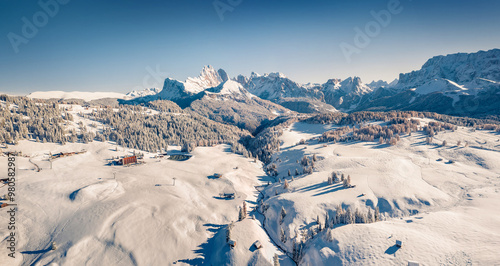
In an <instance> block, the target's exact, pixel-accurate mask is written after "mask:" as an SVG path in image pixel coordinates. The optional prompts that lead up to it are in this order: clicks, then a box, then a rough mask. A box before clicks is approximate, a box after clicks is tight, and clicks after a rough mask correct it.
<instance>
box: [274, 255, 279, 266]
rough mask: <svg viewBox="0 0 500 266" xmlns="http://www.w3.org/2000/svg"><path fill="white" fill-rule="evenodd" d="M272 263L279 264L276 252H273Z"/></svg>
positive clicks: (277, 265)
mask: <svg viewBox="0 0 500 266" xmlns="http://www.w3.org/2000/svg"><path fill="white" fill-rule="evenodd" d="M273 265H274V266H280V258H279V257H278V254H276V253H274V257H273Z"/></svg>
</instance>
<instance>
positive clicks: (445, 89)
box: [146, 49, 500, 115]
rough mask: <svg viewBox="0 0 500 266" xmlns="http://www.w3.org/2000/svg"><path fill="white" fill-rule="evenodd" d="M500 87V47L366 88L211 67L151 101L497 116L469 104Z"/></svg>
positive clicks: (168, 84) (357, 82)
mask: <svg viewBox="0 0 500 266" xmlns="http://www.w3.org/2000/svg"><path fill="white" fill-rule="evenodd" d="M221 84H223V85H222V86H220V85H221ZM240 85H241V86H240ZM499 88H500V49H493V50H489V51H479V52H477V53H470V54H466V53H458V54H451V55H446V56H436V57H433V58H431V59H429V60H428V61H427V62H426V63H425V64H424V65H423V66H422V68H421V69H420V70H416V71H412V72H410V73H403V74H400V76H399V79H396V80H395V81H393V82H391V83H387V82H385V81H381V80H379V81H373V82H371V83H369V84H364V83H363V82H362V81H361V79H360V78H359V77H349V78H347V79H345V80H341V79H329V80H328V81H327V82H325V83H323V84H311V83H308V84H300V83H297V82H295V81H293V80H291V79H290V78H288V77H287V76H285V75H284V74H282V73H279V72H275V73H269V74H264V75H260V74H257V73H255V72H252V74H251V75H250V76H249V77H246V76H243V75H238V76H237V77H235V78H233V79H228V75H227V73H226V72H225V71H224V70H222V69H219V70H218V71H216V70H215V69H214V68H213V67H211V66H206V67H204V68H203V70H202V71H201V73H200V75H199V76H198V77H196V78H188V79H187V80H186V81H184V82H181V81H177V80H173V79H170V78H168V79H166V80H165V84H164V87H163V89H162V91H161V92H159V93H158V94H157V95H154V96H147V97H150V98H148V99H166V100H172V101H174V102H177V103H179V105H181V106H184V107H187V106H189V104H190V103H191V102H193V101H195V100H199V99H201V98H202V97H204V96H206V95H209V94H212V99H215V98H220V97H219V96H220V95H223V97H226V98H232V99H236V100H237V99H238V98H241V97H243V98H252V97H255V96H256V97H258V98H261V99H264V100H269V101H272V102H274V103H277V104H280V105H282V106H284V107H286V108H289V109H292V110H294V111H297V112H302V113H310V112H332V111H336V109H338V110H341V111H347V112H350V111H363V110H395V109H405V110H410V109H409V108H414V109H415V110H420V111H441V112H445V113H447V114H461V115H466V114H467V112H469V113H471V114H487V113H498V112H499V108H496V107H495V106H496V105H495V104H493V106H479V107H480V108H479V107H478V106H477V104H474V106H473V107H470V105H471V104H470V102H471V101H472V102H477V101H483V100H485V97H490V98H493V99H496V98H497V97H498V95H499V94H498V91H499ZM213 94H217V95H219V96H218V97H215V96H214V95H213ZM147 97H146V98H147ZM221 97H222V96H221ZM437 99H440V100H437ZM183 102H187V103H183ZM443 105H445V106H443ZM455 105H457V106H461V107H459V108H458V107H455ZM458 109H460V110H458ZM443 110H444V111H443ZM467 110H469V111H467Z"/></svg>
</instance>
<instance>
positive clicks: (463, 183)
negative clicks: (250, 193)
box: [264, 119, 500, 265]
mask: <svg viewBox="0 0 500 266" xmlns="http://www.w3.org/2000/svg"><path fill="white" fill-rule="evenodd" d="M427 121H428V120H426V119H424V120H423V121H422V122H427ZM323 126H324V125H308V124H304V123H296V124H294V125H292V126H291V127H290V128H289V129H288V130H285V133H284V134H283V136H282V137H281V139H282V147H281V151H280V152H279V153H276V154H275V155H274V157H273V161H274V163H275V164H276V165H277V168H278V173H279V175H278V177H279V178H280V179H281V180H284V179H287V182H288V183H289V188H288V189H284V188H283V186H284V184H283V183H282V184H279V183H275V184H274V185H272V186H271V187H270V188H268V189H267V190H266V192H267V193H266V199H265V201H264V204H266V205H269V209H268V210H267V212H266V216H267V218H268V219H267V221H266V224H265V226H266V228H267V229H268V231H270V233H271V236H272V237H273V239H276V240H280V239H281V233H280V230H281V229H280V228H283V229H284V232H285V235H286V238H287V239H288V241H287V242H286V243H283V244H282V245H283V246H286V248H287V250H288V251H290V252H292V250H293V246H292V245H293V241H292V240H293V239H301V238H302V237H301V232H302V231H303V230H306V229H308V228H311V227H314V226H316V224H317V217H319V219H320V221H321V222H322V223H323V226H324V222H323V221H324V219H325V215H326V213H329V215H330V217H332V216H333V215H334V210H335V207H336V206H337V205H338V204H342V205H343V206H344V207H348V206H352V207H356V208H359V209H360V210H366V209H367V208H371V209H373V208H374V207H378V208H379V209H380V212H381V216H382V220H383V221H380V222H375V223H368V224H349V225H336V226H335V228H334V229H328V230H323V231H322V232H321V233H318V235H316V236H315V237H314V238H312V239H311V240H309V241H308V242H307V244H306V248H305V251H304V256H303V259H302V261H301V264H303V265H341V264H344V265H406V264H407V263H408V261H417V262H419V263H421V265H472V264H473V265H496V264H498V263H499V260H500V255H498V248H499V247H500V237H499V236H500V227H499V226H498V225H499V224H500V209H499V208H498V202H499V201H500V187H499V185H500V179H499V178H500V160H499V158H500V157H499V156H500V140H499V138H500V135H498V133H495V132H490V131H475V132H473V131H472V130H471V129H469V128H463V127H459V129H458V130H456V131H455V132H451V131H446V132H439V134H438V135H436V136H435V137H434V144H431V145H427V144H426V143H425V136H424V135H422V134H421V133H420V132H419V133H413V134H412V136H407V135H405V136H404V137H402V138H401V141H400V142H398V144H397V145H395V146H389V145H386V144H382V145H380V144H378V143H375V142H349V143H337V144H332V143H327V145H325V143H318V142H317V141H316V140H315V139H314V138H315V137H317V136H319V135H320V133H322V131H321V127H323ZM315 130H317V131H316V134H315V132H314V131H315ZM301 139H305V140H306V145H296V144H297V143H298V142H299V141H300V140H301ZM443 140H446V141H447V143H448V145H447V146H446V147H442V146H441V143H442V142H443ZM459 140H460V141H461V142H462V143H461V146H460V147H457V146H456V143H457V141H459ZM465 141H467V142H469V146H468V147H464V143H465ZM314 154H316V156H317V158H318V160H317V162H316V165H315V171H314V172H313V173H312V174H310V175H306V176H304V175H299V176H295V177H294V180H293V181H292V180H291V178H290V177H288V175H287V172H288V170H291V173H292V175H294V171H295V169H296V168H298V169H299V171H300V170H301V165H299V164H298V163H297V160H300V159H301V158H302V157H303V156H310V157H312V156H313V155H314ZM450 160H452V161H453V163H452V162H450ZM333 171H336V172H339V173H345V175H346V176H347V175H350V176H351V178H352V181H351V184H353V185H355V187H354V188H343V187H342V184H333V185H329V184H328V183H327V179H328V176H329V175H330V174H331V173H332V172H333ZM276 194H278V195H276ZM282 207H283V208H284V209H285V210H286V213H287V214H286V217H285V218H284V219H283V224H282V225H279V223H278V220H279V217H278V216H279V214H280V211H281V208H282ZM396 240H401V241H402V242H403V246H402V247H401V248H398V247H397V246H396V245H395V243H396Z"/></svg>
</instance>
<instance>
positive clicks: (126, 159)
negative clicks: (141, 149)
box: [118, 155, 137, 165]
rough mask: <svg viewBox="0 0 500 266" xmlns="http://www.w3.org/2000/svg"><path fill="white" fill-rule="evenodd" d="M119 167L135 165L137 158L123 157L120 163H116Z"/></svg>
mask: <svg viewBox="0 0 500 266" xmlns="http://www.w3.org/2000/svg"><path fill="white" fill-rule="evenodd" d="M118 163H119V164H121V165H127V164H131V163H137V156H135V155H134V156H129V157H124V158H121V159H120V161H119V162H118Z"/></svg>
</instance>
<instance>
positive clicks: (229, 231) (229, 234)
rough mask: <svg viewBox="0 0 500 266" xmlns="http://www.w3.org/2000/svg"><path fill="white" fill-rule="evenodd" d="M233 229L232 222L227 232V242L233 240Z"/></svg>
mask: <svg viewBox="0 0 500 266" xmlns="http://www.w3.org/2000/svg"><path fill="white" fill-rule="evenodd" d="M232 229H233V223H232V222H231V223H230V224H228V225H227V230H226V242H229V240H230V239H231V230H232Z"/></svg>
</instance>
